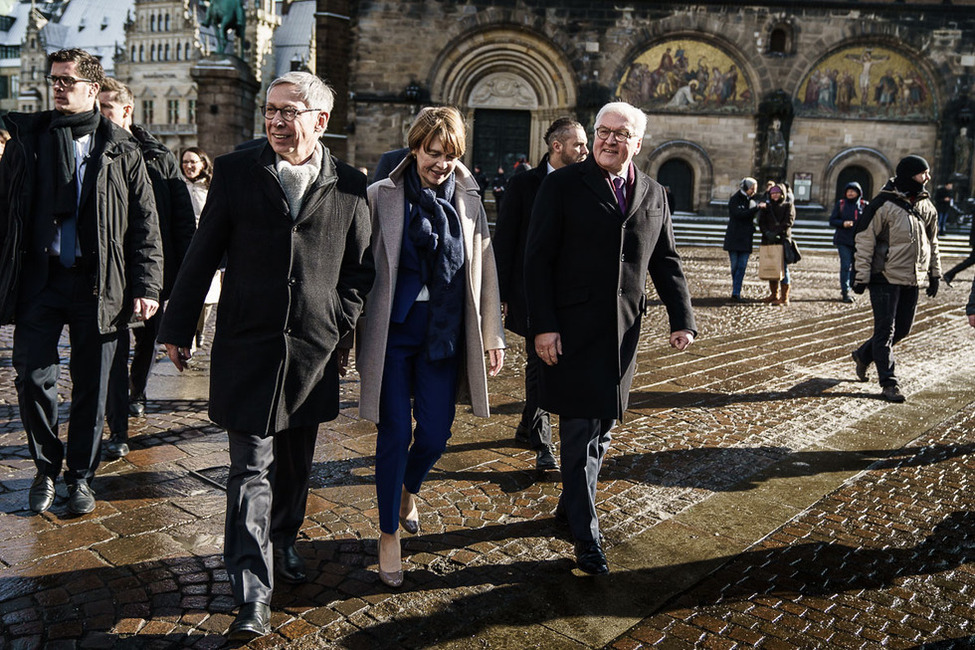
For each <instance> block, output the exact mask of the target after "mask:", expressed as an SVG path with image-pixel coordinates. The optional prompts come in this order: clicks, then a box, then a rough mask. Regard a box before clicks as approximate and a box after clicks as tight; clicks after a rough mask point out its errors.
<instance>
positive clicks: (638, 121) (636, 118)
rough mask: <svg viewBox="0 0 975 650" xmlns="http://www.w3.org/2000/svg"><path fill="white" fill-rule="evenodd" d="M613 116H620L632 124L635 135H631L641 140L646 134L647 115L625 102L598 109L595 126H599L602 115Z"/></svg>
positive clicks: (611, 103) (613, 103)
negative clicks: (634, 128)
mask: <svg viewBox="0 0 975 650" xmlns="http://www.w3.org/2000/svg"><path fill="white" fill-rule="evenodd" d="M607 114H613V115H622V116H623V117H625V118H626V119H627V121H628V122H630V123H632V124H633V126H634V127H636V133H634V134H633V135H638V136H640V138H641V139H642V138H643V136H644V135H646V133H647V114H646V113H644V112H643V111H641V110H640V109H639V108H637V107H636V106H634V105H633V104H627V103H626V102H610V103H609V104H606V105H605V106H603V107H602V108H600V109H599V113H597V114H596V125H597V126H599V122H600V120H601V119H602V118H603V115H607Z"/></svg>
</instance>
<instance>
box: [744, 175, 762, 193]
mask: <svg viewBox="0 0 975 650" xmlns="http://www.w3.org/2000/svg"><path fill="white" fill-rule="evenodd" d="M753 187H758V181H756V180H755V179H754V178H752V177H751V176H746V177H745V178H743V179H741V189H742V190H744V191H745V192H747V191H748V190H750V189H752V188H753Z"/></svg>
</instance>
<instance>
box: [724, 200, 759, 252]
mask: <svg viewBox="0 0 975 650" xmlns="http://www.w3.org/2000/svg"><path fill="white" fill-rule="evenodd" d="M757 214H758V202H757V201H755V199H753V198H752V197H750V196H748V195H747V194H745V192H743V191H742V190H738V191H737V192H735V193H734V194H732V195H731V198H730V199H728V229H727V230H726V231H725V233H724V249H725V250H726V251H736V252H739V253H750V252H751V250H752V248H753V247H754V244H753V237H754V235H755V215H757Z"/></svg>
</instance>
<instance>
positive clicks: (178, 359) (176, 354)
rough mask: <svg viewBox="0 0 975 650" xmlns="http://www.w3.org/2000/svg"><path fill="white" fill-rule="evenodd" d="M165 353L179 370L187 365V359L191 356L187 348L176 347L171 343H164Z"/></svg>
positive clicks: (181, 370)
mask: <svg viewBox="0 0 975 650" xmlns="http://www.w3.org/2000/svg"><path fill="white" fill-rule="evenodd" d="M166 355H167V356H169V360H170V361H172V362H173V365H174V366H176V369H177V370H179V371H180V372H183V370H185V369H186V368H187V367H189V360H190V359H191V358H192V357H193V353H192V352H191V351H190V349H189V348H177V347H176V346H175V345H173V344H172V343H167V344H166Z"/></svg>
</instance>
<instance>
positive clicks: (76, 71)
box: [0, 49, 163, 515]
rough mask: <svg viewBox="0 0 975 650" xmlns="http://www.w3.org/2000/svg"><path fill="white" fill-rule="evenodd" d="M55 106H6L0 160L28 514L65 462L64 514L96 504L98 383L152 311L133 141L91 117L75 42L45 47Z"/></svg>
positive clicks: (156, 280) (3, 268) (1, 224)
mask: <svg viewBox="0 0 975 650" xmlns="http://www.w3.org/2000/svg"><path fill="white" fill-rule="evenodd" d="M48 61H49V63H50V65H51V71H50V74H49V75H48V76H47V80H48V82H49V83H50V85H51V87H52V96H53V99H54V110H51V111H43V112H40V113H33V114H23V113H12V114H9V115H7V116H5V117H4V120H5V121H6V122H7V124H8V125H9V126H10V130H11V135H12V139H11V141H10V143H8V145H7V150H6V154H5V155H4V156H3V158H2V160H0V251H2V256H0V317H2V318H0V320H2V322H3V323H10V322H14V321H16V328H15V329H14V345H13V364H14V368H15V369H16V371H17V376H16V379H15V384H16V387H17V397H18V401H19V404H20V417H21V420H22V421H23V423H24V429H25V430H26V433H27V441H28V446H29V448H30V453H31V457H32V458H33V459H34V463H35V465H36V466H37V475H36V476H35V477H34V481H33V483H32V485H31V487H30V490H29V492H28V502H29V505H30V508H31V510H33V511H34V512H44V511H45V510H47V509H48V508H49V507H51V505H52V503H53V502H54V497H55V483H54V482H55V479H56V478H57V476H58V474H59V473H60V472H61V468H62V465H66V469H65V471H64V481H65V483H66V484H67V487H68V503H67V509H68V512H70V513H72V514H77V515H80V514H85V513H89V512H91V511H92V510H94V509H95V497H94V492H93V491H92V489H91V486H90V482H91V480H92V478H93V477H94V475H95V469H96V468H97V467H98V462H99V454H100V451H101V445H100V443H101V434H102V427H103V421H104V412H105V393H106V388H107V384H108V375H109V370H110V368H111V363H112V357H113V356H114V353H115V347H116V341H117V340H118V332H119V330H120V329H122V328H125V327H126V326H127V324H128V323H129V320H130V318H133V317H134V318H135V319H137V320H144V319H147V318H151V317H152V315H153V314H154V313H155V312H156V309H157V308H158V306H159V294H160V291H161V290H162V275H163V269H162V263H163V262H162V243H161V241H160V238H159V226H158V223H157V217H156V208H155V203H154V201H153V197H152V188H151V186H150V184H149V178H148V176H147V175H146V168H145V164H144V163H143V159H142V154H141V153H140V152H139V147H138V144H137V143H136V142H135V141H134V140H133V139H132V138H131V137H129V135H128V134H127V133H126V132H125V131H124V130H122V129H120V128H118V127H116V126H115V125H114V124H112V122H111V121H109V120H108V119H106V118H105V117H103V116H101V115H100V114H99V112H98V109H97V107H96V98H97V96H98V91H99V88H100V86H101V84H102V81H103V79H104V71H103V70H102V66H101V64H100V63H99V62H98V60H97V59H96V58H95V57H93V56H92V55H91V54H89V53H87V52H85V51H83V50H78V49H70V50H59V51H57V52H54V53H52V54H50V55H49V56H48ZM65 325H68V327H69V333H70V342H71V359H70V363H69V368H70V373H71V381H72V386H71V410H70V414H69V419H68V432H67V443H66V445H64V444H62V442H61V440H60V439H59V437H58V389H57V380H58V376H59V374H60V360H59V351H58V340H59V339H60V337H61V331H62V330H63V329H64V326H65Z"/></svg>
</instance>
